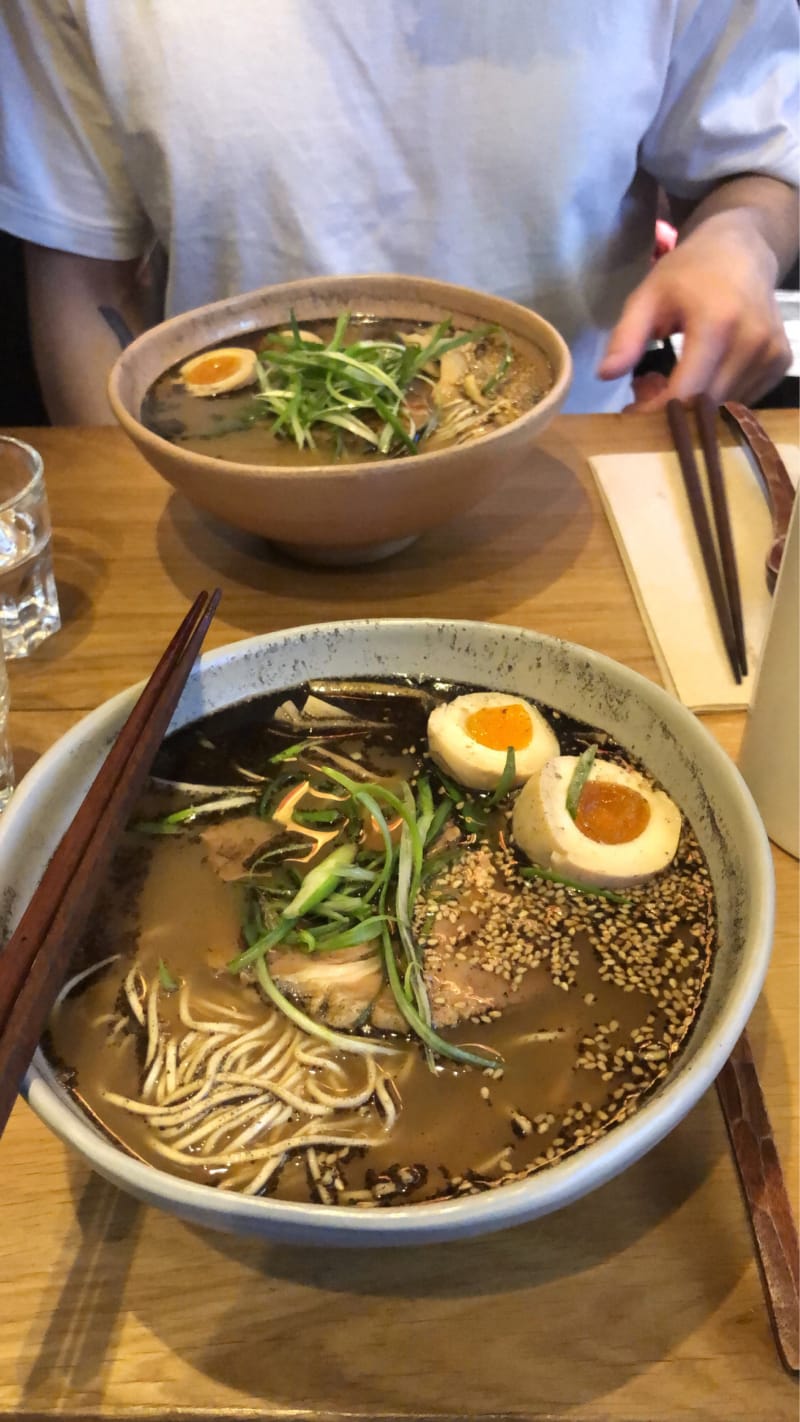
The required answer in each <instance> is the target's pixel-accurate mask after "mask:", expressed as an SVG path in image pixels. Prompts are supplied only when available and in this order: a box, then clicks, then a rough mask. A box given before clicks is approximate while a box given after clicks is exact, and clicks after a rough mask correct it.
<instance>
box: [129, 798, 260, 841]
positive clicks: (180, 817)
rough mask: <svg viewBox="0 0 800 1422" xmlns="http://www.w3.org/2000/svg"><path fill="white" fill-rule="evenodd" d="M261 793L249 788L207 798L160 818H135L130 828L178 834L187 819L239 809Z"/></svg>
mask: <svg viewBox="0 0 800 1422" xmlns="http://www.w3.org/2000/svg"><path fill="white" fill-rule="evenodd" d="M259 794H260V791H258V790H248V791H244V792H243V793H242V794H241V795H225V796H224V797H223V799H221V800H206V801H205V803H204V804H202V805H187V806H186V807H185V809H183V810H173V811H172V814H170V815H164V817H163V819H160V820H139V821H136V820H134V822H133V824H132V825H131V826H130V828H131V829H132V830H141V831H143V832H144V833H145V834H177V833H178V827H179V826H180V825H182V824H184V823H185V822H186V821H187V820H193V819H195V818H196V817H197V816H198V815H213V814H215V813H216V812H217V811H220V812H221V811H222V810H237V809H239V808H240V807H241V806H242V805H252V803H253V801H254V800H256V799H257V798H258V796H259Z"/></svg>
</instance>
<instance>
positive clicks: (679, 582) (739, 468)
mask: <svg viewBox="0 0 800 1422" xmlns="http://www.w3.org/2000/svg"><path fill="white" fill-rule="evenodd" d="M779 450H780V454H781V457H782V459H783V461H784V463H785V465H786V468H787V470H788V472H789V477H790V479H791V480H792V482H793V483H794V484H795V486H796V485H797V481H798V475H800V448H798V447H796V446H794V445H780V446H779ZM721 454H722V471H723V476H724V479H725V490H726V493H727V496H728V505H729V508H730V516H731V527H732V531H733V541H734V547H735V549H736V558H737V563H738V569H739V582H740V586H741V592H742V611H743V616H744V628H745V640H746V643H747V659H748V675H747V676H746V677H745V678H744V680H743V682H742V683H741V685H739V686H737V684H736V682H735V681H734V678H733V675H732V673H731V669H730V665H729V662H728V658H727V655H726V652H725V644H724V642H723V641H722V635H721V633H720V630H719V626H718V624H717V618H716V613H715V610H714V603H713V600H712V597H711V591H710V589H709V586H708V581H707V579H706V574H705V568H704V565H703V558H702V554H701V552H700V547H699V544H698V542H697V535H696V534H695V530H694V524H693V522H692V515H691V512H690V509H689V505H688V502H687V499H686V493H685V490H684V487H683V479H682V477H681V471H680V465H679V463H678V457H677V455H676V454H673V453H666V454H601V455H596V456H595V457H594V458H592V459H590V460H589V463H590V465H591V468H592V471H593V473H594V476H595V479H596V481H597V485H598V488H599V490H600V495H601V497H602V500H603V503H604V506H605V510H606V513H607V515H608V519H609V522H610V524H611V527H612V529H613V531H614V536H615V538H616V540H617V545H618V547H619V550H620V553H621V555H622V559H623V562H624V563H625V568H626V570H627V573H628V577H629V579H630V582H631V586H632V588H633V592H634V595H635V597H636V602H637V604H638V607H639V611H640V612H641V614H642V618H643V620H644V624H645V627H646V628H647V634H648V636H649V638H650V642H651V644H652V647H653V651H654V653H655V656H656V660H657V661H658V665H659V669H660V671H661V674H662V677H663V678H664V683H665V685H666V686H668V687H669V688H670V689H671V690H672V691H673V692H674V693H675V695H676V696H678V697H679V698H680V700H681V701H682V702H683V703H684V705H686V706H689V707H691V708H692V710H695V711H713V710H728V709H738V708H745V707H747V706H748V705H749V702H750V696H751V693H752V689H753V683H754V674H755V672H756V670H757V667H758V659H759V655H760V652H761V647H762V645H763V641H764V636H765V633H766V630H767V623H768V621H769V615H770V610H771V606H772V598H771V596H770V593H769V590H768V588H767V582H766V574H765V567H764V560H765V558H766V555H767V551H768V549H769V546H770V542H771V536H772V521H771V517H770V511H769V506H768V504H767V500H766V495H765V492H764V489H763V485H762V483H761V480H760V478H759V476H758V474H757V473H756V471H755V469H754V467H753V465H752V463H751V460H750V457H749V455H748V454H747V453H746V451H745V450H743V449H740V448H724V449H723V450H722V451H721ZM696 455H697V462H698V468H699V469H700V470H702V469H703V460H702V455H701V454H700V453H699V451H696Z"/></svg>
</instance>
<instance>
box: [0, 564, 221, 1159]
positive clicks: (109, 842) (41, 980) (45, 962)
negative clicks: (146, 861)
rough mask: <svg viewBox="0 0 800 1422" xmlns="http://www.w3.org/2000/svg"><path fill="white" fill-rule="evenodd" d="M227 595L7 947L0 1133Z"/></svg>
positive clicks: (194, 611)
mask: <svg viewBox="0 0 800 1422" xmlns="http://www.w3.org/2000/svg"><path fill="white" fill-rule="evenodd" d="M219 599H220V593H219V591H218V590H217V591H216V592H214V593H213V594H212V595H211V597H210V598H209V596H208V594H207V593H201V594H200V595H199V596H198V597H197V598H196V600H195V602H194V603H193V605H192V607H191V608H190V610H189V612H188V613H187V615H186V617H185V618H184V620H183V622H182V623H181V625H180V627H179V628H178V630H177V632H176V633H175V636H174V637H173V638H172V641H171V642H170V644H169V646H168V647H167V649H166V651H165V652H164V655H163V656H162V658H161V659H160V661H159V663H158V665H157V667H156V668H155V671H154V672H153V674H152V676H151V677H150V680H149V681H148V683H147V685H146V686H145V688H144V690H143V691H142V694H141V696H140V697H139V700H138V701H137V703H136V705H135V706H134V708H133V710H132V712H131V714H130V716H129V717H128V720H127V721H126V722H125V725H124V726H123V727H122V730H121V731H120V733H119V735H118V736H117V738H116V740H115V742H114V745H113V747H112V749H111V750H110V751H109V754H108V755H107V757H106V759H105V761H104V763H103V765H102V767H101V768H100V770H99V771H98V774H97V776H96V777H95V780H94V782H93V784H92V786H91V788H90V789H89V792H88V794H87V795H86V797H85V799H84V800H83V802H82V804H81V806H80V808H79V809H78V811H77V813H76V815H75V817H74V819H73V821H72V823H71V825H70V827H69V829H68V830H67V831H66V833H65V834H64V836H63V838H62V840H61V842H60V844H59V846H58V848H57V849H56V851H55V854H54V855H53V857H52V859H51V860H50V863H49V864H48V866H47V868H46V870H45V872H44V874H43V876H42V879H41V882H40V883H39V885H38V887H37V889H36V891H35V892H34V895H33V897H32V899H31V902H30V904H29V905H28V908H27V909H26V910H25V913H24V914H23V916H22V918H21V920H20V922H19V924H18V926H17V928H16V930H15V931H14V933H13V934H12V936H11V938H10V939H9V941H8V942H7V943H6V945H5V947H4V948H3V951H2V953H0V1132H2V1130H3V1128H4V1126H5V1124H6V1121H7V1120H8V1117H9V1115H10V1113H11V1109H12V1107H13V1105H14V1100H15V1097H16V1093H17V1090H18V1087H19V1084H20V1082H21V1080H22V1077H23V1076H24V1074H25V1071H26V1069H27V1066H28V1063H29V1062H30V1059H31V1057H32V1056H33V1053H34V1051H35V1050H36V1045H37V1043H38V1041H39V1039H40V1037H41V1035H42V1032H43V1030H44V1027H45V1024H46V1022H47V1018H48V1015H49V1012H50V1009H51V1007H52V1004H53V1002H54V1001H55V998H56V996H57V994H58V991H59V988H60V987H61V984H62V982H63V980H64V977H65V975H66V972H67V969H68V967H69V962H70V959H71V956H72V953H73V951H74V948H75V943H76V941H77V938H78V935H79V933H80V931H81V929H82V927H83V926H84V924H85V922H86V919H87V917H88V914H89V911H90V909H91V907H92V903H93V902H94V898H95V895H96V892H97V889H98V887H99V884H100V880H101V878H102V876H103V873H104V871H105V869H106V868H107V866H108V864H109V862H110V859H111V856H112V854H113V852H114V849H115V847H116V843H117V839H118V836H119V833H120V831H121V829H122V827H123V826H124V824H125V821H126V820H127V817H128V815H129V814H130V811H131V809H132V808H133V805H134V803H135V801H136V798H137V796H138V794H139V792H140V790H141V788H142V785H143V783H144V780H145V778H146V776H147V773H148V771H149V769H150V766H151V764H152V762H153V758H154V756H155V753H156V751H157V750H158V747H159V745H160V744H161V741H162V739H163V736H164V733H165V732H166V729H167V727H168V725H169V722H170V719H171V717H172V713H173V711H174V710H175V707H176V706H177V704H178V701H179V699H180V695H181V692H182V691H183V688H184V686H185V684H186V680H187V677H188V675H189V672H190V671H191V668H192V665H193V663H194V660H195V658H196V656H197V653H198V651H199V648H200V645H201V643H202V641H203V638H204V636H205V634H206V632H207V630H208V626H209V623H210V622H211V619H212V617H213V616H214V613H215V611H216V608H217V604H218V603H219Z"/></svg>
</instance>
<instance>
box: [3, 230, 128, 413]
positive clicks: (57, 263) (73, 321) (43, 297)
mask: <svg viewBox="0 0 800 1422" xmlns="http://www.w3.org/2000/svg"><path fill="white" fill-rule="evenodd" d="M24 250H25V272H26V279H27V286H28V310H29V318H30V328H31V342H32V346H33V356H34V361H35V364H36V370H37V374H38V376H39V383H40V386H41V390H42V397H43V399H44V404H45V408H46V410H47V413H48V415H49V416H50V419H51V420H52V421H53V423H54V424H59V425H107V424H111V423H112V415H111V409H110V407H109V404H108V401H107V399H106V382H107V380H108V373H109V371H110V369H111V366H112V365H113V363H114V361H115V359H116V357H117V356H118V355H119V352H120V349H121V345H122V342H121V341H120V338H119V335H118V334H117V332H116V331H115V329H114V326H115V325H118V323H116V322H115V320H114V317H113V316H109V313H114V312H115V313H117V315H118V316H119V317H121V319H122V322H124V325H125V326H127V327H128V329H129V330H130V331H131V332H132V333H133V335H138V334H139V332H140V331H143V330H144V329H145V326H146V325H147V311H146V302H145V294H144V291H143V289H142V286H141V284H140V282H139V281H138V279H137V271H138V268H139V266H140V263H139V262H138V261H136V260H128V261H122V260H120V261H114V260H104V259H102V258H98V257H81V256H76V255H74V254H73V253H71V252H61V251H56V250H54V249H53V248H50V247H39V246H36V245H35V244H34V243H32V242H27V243H26V244H25V249H24Z"/></svg>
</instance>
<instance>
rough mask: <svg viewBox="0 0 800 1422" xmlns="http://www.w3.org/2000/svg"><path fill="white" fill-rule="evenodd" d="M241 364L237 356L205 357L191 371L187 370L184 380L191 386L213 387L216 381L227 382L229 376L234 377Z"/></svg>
mask: <svg viewBox="0 0 800 1422" xmlns="http://www.w3.org/2000/svg"><path fill="white" fill-rule="evenodd" d="M241 363H242V362H241V358H240V357H239V356H235V355H223V356H218V355H213V354H211V355H208V356H206V357H205V360H199V361H198V362H197V365H193V366H192V368H191V370H187V372H186V376H185V378H186V379H187V380H188V381H189V383H190V384H191V385H215V384H216V382H217V381H218V380H227V379H228V378H229V377H230V376H231V375H236V374H237V372H238V371H239V369H240V367H241Z"/></svg>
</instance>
